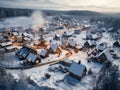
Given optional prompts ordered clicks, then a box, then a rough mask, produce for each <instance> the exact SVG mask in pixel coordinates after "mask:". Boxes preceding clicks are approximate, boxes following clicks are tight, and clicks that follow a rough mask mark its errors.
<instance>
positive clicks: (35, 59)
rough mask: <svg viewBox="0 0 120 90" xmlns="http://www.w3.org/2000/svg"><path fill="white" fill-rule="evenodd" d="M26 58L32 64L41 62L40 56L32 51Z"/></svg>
mask: <svg viewBox="0 0 120 90" xmlns="http://www.w3.org/2000/svg"><path fill="white" fill-rule="evenodd" d="M26 60H27V62H28V63H32V64H39V63H40V62H41V59H40V57H38V56H37V55H35V54H33V53H29V55H28V56H27V58H26Z"/></svg>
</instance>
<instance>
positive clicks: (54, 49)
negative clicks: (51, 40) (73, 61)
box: [49, 44, 62, 54]
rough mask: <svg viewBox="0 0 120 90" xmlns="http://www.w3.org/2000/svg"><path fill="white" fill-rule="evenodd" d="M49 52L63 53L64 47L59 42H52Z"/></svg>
mask: <svg viewBox="0 0 120 90" xmlns="http://www.w3.org/2000/svg"><path fill="white" fill-rule="evenodd" d="M49 52H51V53H54V54H62V49H61V47H60V46H58V45H57V44H51V46H50V49H49Z"/></svg>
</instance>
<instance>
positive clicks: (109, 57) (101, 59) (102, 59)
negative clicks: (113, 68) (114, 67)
mask: <svg viewBox="0 0 120 90" xmlns="http://www.w3.org/2000/svg"><path fill="white" fill-rule="evenodd" d="M96 60H97V61H98V62H100V63H103V62H105V61H107V60H109V61H112V60H113V57H112V55H111V53H110V51H109V50H108V49H105V50H104V51H103V52H101V53H99V54H98V55H96Z"/></svg>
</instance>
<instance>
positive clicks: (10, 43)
mask: <svg viewBox="0 0 120 90" xmlns="http://www.w3.org/2000/svg"><path fill="white" fill-rule="evenodd" d="M8 45H12V42H4V43H1V46H8Z"/></svg>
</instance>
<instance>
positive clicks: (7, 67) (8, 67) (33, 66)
mask: <svg viewBox="0 0 120 90" xmlns="http://www.w3.org/2000/svg"><path fill="white" fill-rule="evenodd" d="M71 55H72V52H71V51H69V52H68V53H67V54H66V55H65V56H64V57H62V58H59V59H57V60H52V61H49V62H46V63H40V64H37V65H31V66H19V67H14V66H1V68H5V69H30V68H36V67H40V66H43V65H48V64H54V63H57V62H59V61H61V60H64V59H65V58H68V57H70V56H71Z"/></svg>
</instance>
